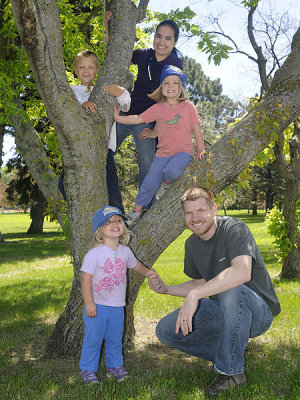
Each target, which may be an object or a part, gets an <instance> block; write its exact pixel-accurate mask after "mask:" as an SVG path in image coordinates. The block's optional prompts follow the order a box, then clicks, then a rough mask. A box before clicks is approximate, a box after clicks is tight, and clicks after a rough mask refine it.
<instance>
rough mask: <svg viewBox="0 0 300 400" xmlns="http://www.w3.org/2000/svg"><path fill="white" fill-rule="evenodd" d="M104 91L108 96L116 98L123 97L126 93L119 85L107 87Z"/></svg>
mask: <svg viewBox="0 0 300 400" xmlns="http://www.w3.org/2000/svg"><path fill="white" fill-rule="evenodd" d="M103 89H104V91H105V93H106V94H109V95H110V96H115V97H118V96H121V94H123V93H124V92H125V89H124V88H122V87H121V86H118V85H106V86H104V87H103Z"/></svg>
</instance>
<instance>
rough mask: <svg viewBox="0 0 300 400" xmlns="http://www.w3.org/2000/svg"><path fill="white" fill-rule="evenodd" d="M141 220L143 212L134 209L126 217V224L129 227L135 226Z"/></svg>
mask: <svg viewBox="0 0 300 400" xmlns="http://www.w3.org/2000/svg"><path fill="white" fill-rule="evenodd" d="M140 218H142V212H141V211H137V210H136V209H134V208H133V209H132V210H131V211H130V212H129V213H128V214H127V215H126V221H125V222H126V224H127V226H131V225H133V224H135V223H136V222H137V221H138V220H139V219H140Z"/></svg>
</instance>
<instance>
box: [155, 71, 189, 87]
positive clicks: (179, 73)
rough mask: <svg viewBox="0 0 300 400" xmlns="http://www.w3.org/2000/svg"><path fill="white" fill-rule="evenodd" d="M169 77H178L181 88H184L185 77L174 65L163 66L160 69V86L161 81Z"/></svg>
mask: <svg viewBox="0 0 300 400" xmlns="http://www.w3.org/2000/svg"><path fill="white" fill-rule="evenodd" d="M170 75H177V76H179V78H180V80H181V82H182V84H183V87H184V88H185V83H186V75H185V73H184V72H183V71H182V70H181V69H180V68H178V67H175V66H174V65H165V66H164V67H163V69H162V72H161V77H160V85H161V84H162V81H163V80H164V79H165V78H166V77H167V76H170Z"/></svg>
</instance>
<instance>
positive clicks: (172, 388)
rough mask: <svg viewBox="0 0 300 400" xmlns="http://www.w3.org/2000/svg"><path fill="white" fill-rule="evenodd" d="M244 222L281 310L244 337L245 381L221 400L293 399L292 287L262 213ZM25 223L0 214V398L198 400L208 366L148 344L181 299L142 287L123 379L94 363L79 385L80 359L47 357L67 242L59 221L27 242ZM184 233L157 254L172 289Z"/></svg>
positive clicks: (67, 266)
mask: <svg viewBox="0 0 300 400" xmlns="http://www.w3.org/2000/svg"><path fill="white" fill-rule="evenodd" d="M228 214H230V215H234V216H236V217H238V218H243V219H244V220H245V221H246V222H247V224H248V225H249V227H250V229H251V231H252V232H253V234H254V236H255V238H256V240H257V242H258V244H259V247H260V249H261V252H262V254H263V257H264V259H265V261H266V264H267V267H268V269H269V271H270V274H271V276H272V278H273V281H274V284H275V287H276V290H277V293H278V296H279V299H280V302H281V306H282V313H281V314H280V315H279V316H278V317H277V318H276V319H275V321H274V323H273V325H272V327H271V329H270V330H269V331H268V332H267V333H266V334H264V335H263V336H261V337H259V338H255V339H252V340H251V341H250V343H249V346H248V349H247V352H246V372H247V377H248V384H247V385H244V386H243V387H241V388H239V389H238V390H231V391H230V392H228V393H226V394H222V395H221V396H220V397H219V399H243V400H244V399H249V400H252V399H270V400H274V399H290V400H295V399H300V391H299V381H300V380H299V366H298V365H299V292H300V290H299V289H300V285H299V282H298V281H293V280H280V279H279V278H278V276H279V273H280V266H279V265H278V264H277V262H276V258H275V254H274V246H273V245H272V239H271V237H270V236H269V235H268V233H267V231H266V227H265V224H264V223H263V214H262V213H260V214H259V215H258V216H257V217H252V216H251V215H250V214H247V213H245V212H230V213H228ZM29 224H30V219H29V216H28V215H24V214H22V213H18V214H17V213H16V214H0V231H1V232H2V234H4V237H5V243H4V244H1V245H0V259H1V265H0V293H1V295H0V399H1V400H6V399H12V400H15V399H22V400H27V399H32V400H36V399H43V400H44V399H85V400H86V399H101V400H106V399H107V400H108V399H109V400H112V399H117V400H119V399H120V400H122V399H124V400H125V399H140V400H146V399H151V400H152V399H155V400H169V399H179V400H185V399H186V400H187V399H205V396H204V390H205V387H206V386H207V385H208V384H209V383H210V381H211V380H212V379H213V377H214V373H213V372H212V366H211V363H209V362H206V361H203V360H199V359H197V358H196V357H191V356H188V355H185V354H183V353H180V352H177V351H176V350H172V349H168V348H167V347H165V346H164V345H162V344H160V343H159V342H158V340H157V339H156V337H155V334H154V331H155V325H156V322H157V321H158V320H159V319H160V318H161V317H162V316H164V315H165V314H166V313H168V312H170V311H172V310H174V309H175V308H177V307H180V305H181V304H182V299H180V298H175V297H171V296H170V297H168V296H160V295H158V294H156V293H153V292H151V291H150V290H149V289H148V287H147V285H146V283H144V284H143V285H142V287H141V290H140V292H139V296H138V299H137V302H136V305H135V319H136V330H137V335H136V339H135V343H134V346H133V347H132V348H130V349H126V351H125V366H126V367H127V369H128V371H129V373H130V376H131V377H130V378H129V379H128V380H127V381H125V382H122V383H119V384H116V383H115V382H114V381H111V380H107V379H105V365H104V360H103V357H102V361H101V365H100V368H99V373H98V376H99V378H100V384H99V385H96V386H95V385H94V386H88V387H84V386H83V385H82V383H81V381H80V380H79V379H78V377H77V374H78V360H77V359H72V358H68V357H66V358H59V359H49V358H45V356H44V345H45V343H46V341H47V339H48V337H49V335H50V334H51V331H52V329H53V326H54V324H55V321H56V319H57V317H58V316H59V314H60V313H61V312H62V311H63V308H64V306H65V304H66V302H67V299H68V296H69V292H70V289H71V284H72V277H73V271H72V266H71V263H70V256H69V253H68V248H67V245H66V244H65V242H64V238H63V235H62V233H61V232H60V231H59V229H58V226H57V224H55V223H50V222H46V224H45V232H46V233H45V234H43V235H27V234H26V231H27V229H28V227H29ZM189 234H190V233H189V232H188V231H185V232H184V233H183V234H182V235H181V236H180V237H179V238H178V239H177V240H176V241H175V242H174V243H172V244H171V245H170V246H169V248H168V249H167V250H166V251H165V252H164V253H163V254H162V255H161V256H160V257H159V259H158V260H157V262H156V264H155V269H156V270H157V271H158V272H159V274H160V275H161V276H162V278H163V279H164V280H165V281H166V282H167V283H170V284H173V283H174V284H175V283H180V282H183V281H184V280H186V277H185V276H184V274H183V254H184V241H185V239H186V238H187V237H188V236H189Z"/></svg>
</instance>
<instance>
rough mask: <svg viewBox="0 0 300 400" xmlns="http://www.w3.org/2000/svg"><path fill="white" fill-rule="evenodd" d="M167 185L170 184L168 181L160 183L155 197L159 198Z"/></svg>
mask: <svg viewBox="0 0 300 400" xmlns="http://www.w3.org/2000/svg"><path fill="white" fill-rule="evenodd" d="M169 186H170V184H169V183H162V184H161V185H160V187H159V189H158V191H157V192H156V194H155V199H156V200H159V199H160V198H161V197H162V196H163V195H164V194H165V193H166V191H167V190H168V187H169Z"/></svg>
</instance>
